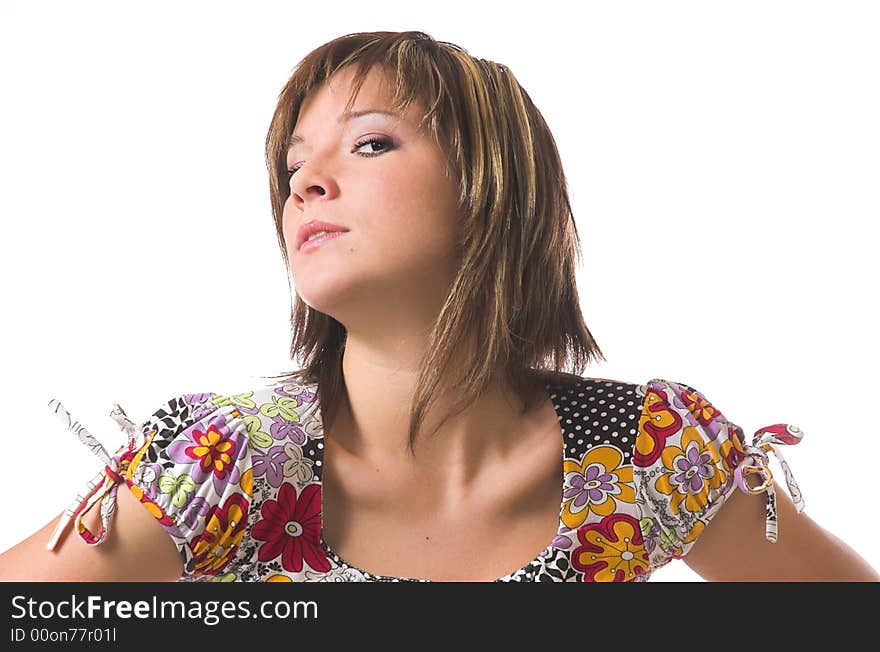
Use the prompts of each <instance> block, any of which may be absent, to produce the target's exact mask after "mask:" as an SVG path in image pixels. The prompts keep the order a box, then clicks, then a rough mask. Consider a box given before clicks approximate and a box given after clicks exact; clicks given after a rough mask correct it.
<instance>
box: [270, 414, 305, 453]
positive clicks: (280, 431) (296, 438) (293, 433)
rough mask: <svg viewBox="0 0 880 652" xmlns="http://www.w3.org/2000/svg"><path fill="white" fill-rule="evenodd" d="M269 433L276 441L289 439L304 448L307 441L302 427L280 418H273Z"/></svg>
mask: <svg viewBox="0 0 880 652" xmlns="http://www.w3.org/2000/svg"><path fill="white" fill-rule="evenodd" d="M269 433H270V434H271V435H272V436H273V437H274V438H275V439H289V440H290V441H292V442H293V443H295V444H296V445H298V446H302V445H303V443H305V441H306V433H305V431H304V430H303V429H302V426H300V425H299V424H298V423H295V422H293V421H288V420H287V419H285V418H284V417H280V416H278V417H273V418H272V424H271V425H270V426H269Z"/></svg>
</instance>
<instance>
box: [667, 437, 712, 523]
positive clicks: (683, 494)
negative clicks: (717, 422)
mask: <svg viewBox="0 0 880 652" xmlns="http://www.w3.org/2000/svg"><path fill="white" fill-rule="evenodd" d="M660 457H661V459H662V460H663V467H664V468H663V470H662V475H661V476H660V477H659V478H657V482H656V483H655V484H654V487H655V488H656V489H657V491H660V492H662V493H664V494H667V495H669V496H670V500H669V507H670V509H671V510H672V513H673V514H676V515H677V514H679V509H680V508H681V503H682V501H683V502H684V508H685V509H686V510H687V511H688V512H691V513H692V514H698V513H699V512H701V511H702V510H703V509H705V507H706V506H707V505H708V504H709V493H710V492H711V491H712V490H714V489H717V488H718V487H720V486H722V485H723V484H724V483H725V482H726V481H727V473H726V472H725V470H724V464H723V463H722V462H721V458H720V457H719V455H718V452H717V451H716V450H715V448H714V447H713V446H711V445H705V440H704V439H703V438H702V437H701V436H700V433H699V431H698V430H697V429H696V428H695V427H693V426H686V427H685V428H684V430H683V431H682V437H681V448H679V447H678V446H667V447H666V448H665V449H664V450H663V453H662V454H661V456H660Z"/></svg>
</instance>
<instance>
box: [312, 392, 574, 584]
mask: <svg viewBox="0 0 880 652" xmlns="http://www.w3.org/2000/svg"><path fill="white" fill-rule="evenodd" d="M559 389H560V388H559V386H557V385H552V384H551V383H544V393H545V397H546V399H547V400H548V401H550V403H551V404H552V405H553V411H554V412H555V413H556V418H557V420H558V422H559V435H560V442H561V446H560V448H561V453H562V499H561V500H560V501H559V512H558V514H557V519H556V532H555V533H554V534H553V538H552V539H551V540H550V543H549V544H547V546H545V547H544V548H543V549H542V550H541V551H540V552H538V554H537V555H536V556H535V557H533V558H532V559H530V560H529V561H527V562H526V563H525V564H523V565H522V566H520V567H519V568H515V569H513V570H512V571H510V572H509V573H507V574H505V575H502V576H501V577H499V578H497V579H494V580H460V581H461V582H465V583H472V582H477V583H495V582H503V581H505V580H507V579H509V578H512V577H514V576H515V575H517V574H518V573H520V572H522V571H524V570H526V569H528V568H529V567H530V566H531V565H532V564H534V563H536V562H540V561H541V560H542V559H544V558H545V557H546V556H547V553H548V552H549V551H552V550H553V548H554V545H553V544H554V542H555V541H556V539H557V538H558V537H559V534H560V530H561V529H562V514H563V510H564V509H565V429H564V427H563V425H562V415H561V414H559V404H558V403H557V401H556V400H555V399H554V398H553V397H554V396H555V395H556V392H558V391H559ZM316 412H317V414H318V416H319V418H320V420H321V424H322V427H321V438H322V439H323V437H324V428H323V423H324V421H323V415H322V413H321V407H320V405H319V406H318V407H317V409H316ZM326 450H327V447H326V446H324V447H323V448H321V449H320V451H321V452H320V459H321V463H322V465H323V462H324V451H326ZM319 482H320V484H321V527H320V534H319V539H320V543H321V548H322V549H323V550H324V554H326V555H327V556H329V557H330V558H331V559H333V560H334V561H335V562H336V563H337V565H338V566H339V567H341V568H342V569H343V570H353V571H356V572H358V573H361V574H363V575H364V576H366V577H367V578H368V579H370V580H375V581H380V582H382V581H385V582H422V583H439V582H440V580H429V579H426V578H421V577H406V576H403V575H380V574H378V573H373V572H371V571H368V570H365V569H363V568H360V567H358V566H355V565H354V564H352V563H351V562H349V561H348V560H346V559H344V558H343V557H341V556H340V555H339V554H337V553H336V551H334V550H333V549H332V548H331V547H330V545H329V544H328V543H327V541H325V540H324V478H323V472H322V476H321V479H320V480H319Z"/></svg>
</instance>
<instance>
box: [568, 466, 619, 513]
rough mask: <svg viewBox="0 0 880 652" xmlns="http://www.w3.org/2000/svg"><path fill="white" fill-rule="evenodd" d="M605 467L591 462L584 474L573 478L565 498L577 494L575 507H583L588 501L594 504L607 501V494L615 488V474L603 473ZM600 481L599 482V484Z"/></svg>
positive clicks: (574, 501)
mask: <svg viewBox="0 0 880 652" xmlns="http://www.w3.org/2000/svg"><path fill="white" fill-rule="evenodd" d="M604 470H605V469H604V468H602V467H601V466H600V465H598V464H590V465H589V466H588V467H587V470H586V471H585V472H584V474H583V475H580V474H577V475H574V476H572V478H571V486H570V487H569V488H568V489H566V490H565V492H564V493H563V497H564V498H565V499H568V498H571V497H572V496H575V499H574V500H573V501H572V503H571V504H572V506H573V507H583V506H584V505H585V504H586V502H587V501H590V502H592V503H593V504H594V505H596V504H599V503H602V502H604V501H605V496H606V495H607V494H608V493H610V492H612V491H613V490H614V483H613V480H614V475H613V474H611V473H603V471H604ZM597 483H598V484H597Z"/></svg>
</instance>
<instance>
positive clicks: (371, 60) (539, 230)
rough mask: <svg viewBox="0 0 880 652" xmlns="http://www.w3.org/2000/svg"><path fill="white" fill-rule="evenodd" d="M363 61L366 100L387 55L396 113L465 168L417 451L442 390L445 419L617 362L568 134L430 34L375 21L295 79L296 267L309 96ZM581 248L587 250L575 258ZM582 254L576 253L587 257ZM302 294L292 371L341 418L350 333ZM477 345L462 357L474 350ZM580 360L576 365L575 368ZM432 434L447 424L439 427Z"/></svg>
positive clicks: (283, 130)
mask: <svg viewBox="0 0 880 652" xmlns="http://www.w3.org/2000/svg"><path fill="white" fill-rule="evenodd" d="M349 65H352V66H355V67H356V70H355V74H354V77H353V83H352V93H351V95H350V96H349V99H348V103H347V104H346V108H345V110H346V111H348V110H350V109H351V107H352V106H353V104H354V100H355V97H356V95H357V93H358V92H359V91H360V88H361V85H362V84H363V81H364V79H365V78H366V76H367V75H368V74H369V72H370V70H371V69H372V68H373V67H374V66H378V67H379V70H380V71H382V72H384V73H385V74H386V77H387V79H388V80H389V83H390V84H391V87H392V88H394V89H395V95H394V98H393V105H392V107H390V108H391V110H396V111H406V109H407V107H408V106H409V105H410V104H411V103H413V102H416V103H417V105H420V106H421V107H422V108H423V109H425V110H426V112H425V113H424V114H423V118H422V121H421V122H420V123H419V127H422V126H423V125H424V124H427V125H428V130H429V133H430V136H431V138H432V139H433V141H434V143H435V144H436V145H437V147H438V148H439V149H440V151H441V152H444V153H445V154H446V174H447V175H451V174H454V175H456V176H457V178H458V186H459V188H460V192H459V222H458V231H457V256H458V258H457V260H458V264H459V266H458V269H457V272H456V274H455V277H454V279H453V281H452V284H451V286H450V287H449V292H448V294H447V296H446V299H445V301H444V304H443V307H442V308H441V309H440V312H439V314H438V315H437V318H436V319H435V321H434V323H433V325H432V327H431V329H430V331H429V340H428V346H427V348H426V351H425V355H424V357H423V358H422V361H421V374H420V376H419V379H418V382H417V384H416V388H415V391H414V395H413V402H412V405H411V411H410V429H409V450H410V452H411V453H412V454H415V452H414V448H413V446H414V443H415V440H416V436H417V434H418V432H419V429H420V427H421V426H422V423H423V421H424V419H425V415H426V414H427V413H428V408H429V406H430V405H431V404H432V403H433V402H434V401H435V392H438V391H440V392H442V393H448V395H449V396H456V395H457V396H458V397H459V400H458V401H457V403H455V404H454V405H452V407H451V408H450V409H449V410H448V412H447V413H446V414H445V416H444V417H443V419H442V420H441V421H440V422H439V424H438V426H437V428H438V429H439V427H440V426H442V425H443V423H445V421H446V420H447V419H448V418H449V417H450V416H452V415H454V414H456V413H457V412H459V411H460V410H462V409H464V408H466V407H467V406H468V405H470V404H471V403H473V401H474V400H476V399H477V398H478V397H479V396H480V395H481V394H482V393H483V391H484V390H485V388H486V387H487V386H488V384H489V383H490V382H491V381H492V380H494V379H497V374H499V373H500V374H502V375H503V376H504V377H506V380H507V382H508V383H509V385H510V387H511V388H512V389H513V391H515V392H516V394H517V395H518V396H519V398H520V400H521V401H522V403H523V411H522V414H523V415H524V414H526V413H527V412H528V411H529V410H530V409H531V408H533V407H534V406H535V405H537V404H538V403H539V402H540V401H541V400H543V399H544V398H546V396H545V394H544V388H545V385H548V386H549V385H551V384H553V383H554V381H563V380H569V381H573V380H576V379H579V378H580V375H581V374H582V372H583V370H584V368H585V367H586V366H587V365H588V364H589V363H590V361H591V360H593V359H602V360H605V357H604V355H603V354H602V352H601V350H600V349H599V346H598V345H597V344H596V342H595V340H594V339H593V336H592V335H591V334H590V331H589V329H588V328H587V326H586V324H585V323H584V319H583V316H582V314H581V309H580V305H579V303H578V293H577V289H576V284H575V265H576V264H577V265H580V263H581V256H582V254H581V250H580V238H579V236H578V233H577V227H576V225H575V221H574V217H573V215H572V212H571V205H570V203H569V199H568V191H567V187H566V181H565V175H564V174H563V170H562V163H561V161H560V158H559V152H558V151H557V148H556V142H555V141H554V139H553V135H552V134H551V133H550V129H549V128H548V127H547V124H546V122H545V121H544V118H543V116H542V115H541V112H540V111H538V109H537V108H536V107H535V105H534V104H533V103H532V100H531V98H530V97H529V95H528V93H526V91H525V90H524V89H523V88H522V86H520V85H519V83H518V82H517V80H516V78H515V77H514V75H513V73H512V72H511V71H510V70H509V69H508V68H507V67H506V66H503V65H501V64H498V63H495V62H493V61H489V60H486V59H477V58H474V57H473V56H471V55H470V54H468V53H467V51H466V50H465V49H463V48H461V47H459V46H457V45H454V44H452V43H447V42H444V41H436V40H434V39H433V38H432V37H431V36H429V35H428V34H426V33H424V32H419V31H407V32H363V33H355V34H348V35H345V36H341V37H339V38H337V39H334V40H332V41H330V42H328V43H325V44H324V45H321V46H320V47H318V48H316V49H315V50H313V51H312V52H310V53H309V54H307V55H306V56H305V57H304V58H303V59H302V60H301V61H300V62H299V64H298V65H297V66H296V67H295V69H294V72H293V74H292V75H291V77H290V79H289V80H288V81H287V83H286V84H285V86H284V88H283V89H282V91H281V93H280V95H279V98H278V105H277V107H276V109H275V113H274V115H273V116H272V122H271V125H270V127H269V133H268V135H267V137H266V164H267V167H268V170H269V189H270V195H271V202H272V213H273V217H274V220H275V231H276V233H277V235H278V242H279V245H280V247H281V253H282V256H283V258H284V263H285V266H286V267H287V271H288V284H289V283H290V275H291V274H290V261H289V259H288V256H287V248H286V246H285V241H284V232H283V227H282V210H283V207H284V204H285V202H286V201H287V199H288V197H289V195H290V188H289V182H288V179H289V177H288V174H289V173H288V170H287V148H288V139H289V137H290V134H291V132H292V130H293V128H294V126H295V124H296V121H297V119H298V116H299V112H300V107H301V106H302V102H303V100H304V99H305V97H306V95H307V94H308V93H309V92H310V91H311V90H313V89H315V88H316V87H317V86H320V85H321V84H323V83H324V82H326V81H327V80H328V79H329V78H330V77H331V76H332V75H333V74H334V73H335V72H336V71H338V70H339V69H340V68H342V67H343V66H349ZM575 257H577V258H575ZM576 261H577V263H576ZM293 297H294V293H293V292H291V300H292V304H291V327H292V328H291V330H292V341H291V347H290V353H291V359H292V360H297V361H299V364H300V368H299V369H298V370H296V371H293V372H288V373H285V374H282V375H280V376H263V377H264V378H276V379H277V378H283V379H284V380H286V381H292V382H299V383H303V384H307V385H313V384H317V387H318V389H317V396H318V400H319V403H320V405H321V415H322V421H323V424H324V427H325V428H329V427H330V426H331V425H332V423H333V420H334V419H335V416H336V414H337V411H338V408H339V400H340V399H341V398H342V396H343V395H342V392H343V391H344V386H343V385H344V381H343V376H342V354H343V351H344V348H345V341H346V334H347V333H346V330H345V328H344V327H343V326H342V324H340V323H339V322H338V321H336V320H335V319H333V318H332V317H330V316H329V315H326V314H324V313H322V312H320V311H318V310H315V309H313V308H311V307H310V306H309V305H307V304H306V303H305V302H304V301H303V300H302V299H301V298H300V296H299V294H298V293H297V294H296V296H295V299H294V298H293ZM464 352H469V353H471V354H472V357H471V359H470V360H461V357H462V354H463V353H464ZM568 364H572V365H573V373H569V372H567V371H565V369H566V368H567V367H566V365H568ZM432 432H436V429H435V430H434V431H432Z"/></svg>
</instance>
